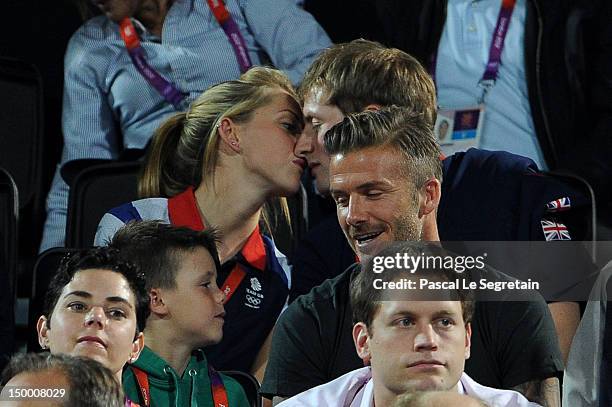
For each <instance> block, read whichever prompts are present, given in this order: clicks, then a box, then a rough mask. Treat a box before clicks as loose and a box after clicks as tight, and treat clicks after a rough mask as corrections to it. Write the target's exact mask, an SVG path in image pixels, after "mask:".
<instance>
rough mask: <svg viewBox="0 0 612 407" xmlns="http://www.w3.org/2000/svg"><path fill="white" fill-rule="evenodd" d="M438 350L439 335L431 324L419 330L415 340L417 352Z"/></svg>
mask: <svg viewBox="0 0 612 407" xmlns="http://www.w3.org/2000/svg"><path fill="white" fill-rule="evenodd" d="M437 349H438V342H437V334H436V331H435V330H434V329H433V327H432V326H431V325H430V324H426V325H423V326H422V327H419V328H418V333H417V335H416V336H415V338H414V350H415V351H417V352H418V351H434V350H437Z"/></svg>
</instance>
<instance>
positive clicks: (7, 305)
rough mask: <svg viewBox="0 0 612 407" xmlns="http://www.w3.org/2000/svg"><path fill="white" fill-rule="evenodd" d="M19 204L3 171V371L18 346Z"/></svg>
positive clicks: (0, 246) (0, 259) (0, 177)
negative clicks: (16, 336) (16, 311)
mask: <svg viewBox="0 0 612 407" xmlns="http://www.w3.org/2000/svg"><path fill="white" fill-rule="evenodd" d="M18 201H19V197H18V194H17V186H16V185H15V181H13V178H12V176H11V175H10V174H9V173H8V171H6V170H4V169H2V168H0V289H1V290H2V291H1V295H0V370H2V369H3V368H4V365H5V364H6V362H7V361H8V357H9V356H10V355H11V354H12V352H13V348H14V343H15V342H14V333H15V319H14V318H15V311H14V307H15V300H16V295H15V292H16V290H15V284H16V275H17V242H18V237H17V225H18V219H19V212H18Z"/></svg>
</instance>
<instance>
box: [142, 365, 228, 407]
mask: <svg viewBox="0 0 612 407" xmlns="http://www.w3.org/2000/svg"><path fill="white" fill-rule="evenodd" d="M132 370H133V372H134V375H135V376H136V381H137V382H138V387H139V388H140V394H141V395H142V398H143V402H144V405H145V407H150V406H151V392H150V388H149V377H148V376H147V374H146V373H145V372H144V371H142V370H140V369H139V368H137V367H135V366H132ZM208 377H209V378H210V387H211V392H212V397H213V406H214V407H228V406H229V403H228V401H227V392H226V391H225V386H224V385H223V380H222V379H221V375H220V374H219V373H218V372H217V371H216V370H215V369H213V367H212V366H211V365H208ZM176 391H179V388H178V386H177V387H176ZM191 391H195V389H191Z"/></svg>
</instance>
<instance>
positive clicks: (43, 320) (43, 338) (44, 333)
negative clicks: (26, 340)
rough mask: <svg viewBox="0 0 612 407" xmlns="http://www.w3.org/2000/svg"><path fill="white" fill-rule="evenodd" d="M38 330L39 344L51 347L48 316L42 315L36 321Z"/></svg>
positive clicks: (44, 347)
mask: <svg viewBox="0 0 612 407" xmlns="http://www.w3.org/2000/svg"><path fill="white" fill-rule="evenodd" d="M36 332H38V344H39V345H40V347H41V348H42V349H49V336H48V334H49V327H48V326H47V317H46V316H44V315H41V316H40V317H39V318H38V321H37V322H36Z"/></svg>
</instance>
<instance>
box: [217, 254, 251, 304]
mask: <svg viewBox="0 0 612 407" xmlns="http://www.w3.org/2000/svg"><path fill="white" fill-rule="evenodd" d="M245 276H246V271H244V269H243V268H242V266H240V264H238V263H236V265H235V266H234V268H233V269H232V271H231V272H230V273H229V275H228V276H227V278H226V279H225V281H224V282H223V285H222V286H221V291H223V292H224V293H225V301H224V302H223V303H224V304H227V302H228V301H229V299H230V298H231V297H232V295H234V293H235V292H236V288H238V286H239V285H240V283H241V282H242V280H244V277H245Z"/></svg>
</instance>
